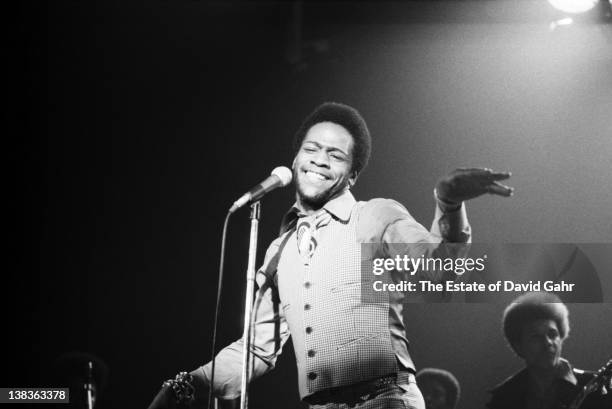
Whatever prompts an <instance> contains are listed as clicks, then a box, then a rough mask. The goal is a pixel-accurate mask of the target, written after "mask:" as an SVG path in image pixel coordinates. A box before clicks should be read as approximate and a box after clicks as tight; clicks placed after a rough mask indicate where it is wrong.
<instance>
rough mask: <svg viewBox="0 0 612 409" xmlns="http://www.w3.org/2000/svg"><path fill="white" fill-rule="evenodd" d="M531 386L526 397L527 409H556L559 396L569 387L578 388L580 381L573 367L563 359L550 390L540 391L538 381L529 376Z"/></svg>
mask: <svg viewBox="0 0 612 409" xmlns="http://www.w3.org/2000/svg"><path fill="white" fill-rule="evenodd" d="M529 377H530V379H529V386H528V387H527V394H526V396H525V409H549V408H555V407H557V406H558V403H559V398H560V397H559V394H560V391H561V390H562V389H563V388H567V385H568V384H569V385H572V386H576V385H577V384H578V380H577V379H576V376H575V375H574V371H573V370H572V366H571V365H570V363H569V362H568V361H566V360H565V359H561V360H560V361H559V364H558V365H557V368H556V373H555V378H554V380H553V382H552V383H551V384H550V385H549V387H548V388H546V389H544V390H542V389H540V387H539V385H538V383H537V381H536V380H534V379H531V374H530V375H529Z"/></svg>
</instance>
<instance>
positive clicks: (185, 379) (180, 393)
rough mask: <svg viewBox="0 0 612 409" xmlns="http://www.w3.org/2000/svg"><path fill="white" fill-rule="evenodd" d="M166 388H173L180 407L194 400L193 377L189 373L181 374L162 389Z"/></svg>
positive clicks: (166, 383)
mask: <svg viewBox="0 0 612 409" xmlns="http://www.w3.org/2000/svg"><path fill="white" fill-rule="evenodd" d="M165 386H168V387H170V388H172V391H173V392H174V397H175V398H176V403H177V404H178V405H183V404H188V403H190V402H192V401H193V400H194V392H195V388H194V387H193V376H192V375H191V374H189V373H187V372H179V373H178V375H176V377H175V378H174V379H168V380H167V381H165V382H164V383H163V384H162V388H163V387H165Z"/></svg>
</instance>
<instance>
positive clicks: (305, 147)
mask: <svg viewBox="0 0 612 409" xmlns="http://www.w3.org/2000/svg"><path fill="white" fill-rule="evenodd" d="M304 151H305V152H314V151H315V148H313V147H310V146H304Z"/></svg>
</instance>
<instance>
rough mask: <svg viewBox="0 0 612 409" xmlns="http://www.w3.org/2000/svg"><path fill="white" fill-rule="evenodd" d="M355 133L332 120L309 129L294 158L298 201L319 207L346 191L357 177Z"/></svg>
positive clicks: (309, 206)
mask: <svg viewBox="0 0 612 409" xmlns="http://www.w3.org/2000/svg"><path fill="white" fill-rule="evenodd" d="M352 155H353V137H352V136H351V135H350V134H349V133H348V131H347V130H346V129H345V128H344V127H342V126H340V125H337V124H334V123H332V122H320V123H318V124H316V125H314V126H313V127H312V128H310V129H309V130H308V133H307V134H306V136H305V137H304V140H303V141H302V145H301V147H300V150H299V151H298V153H297V155H296V157H295V159H294V161H293V176H294V180H295V185H296V190H297V196H298V202H300V203H301V204H302V206H304V208H305V209H306V210H316V209H319V208H321V207H322V206H323V205H324V204H325V203H327V202H328V201H329V200H331V199H333V198H334V197H336V196H338V195H340V194H341V193H342V192H344V191H345V190H346V189H347V187H349V182H350V183H353V182H354V181H355V176H354V174H353V172H351V168H352V165H353V157H352Z"/></svg>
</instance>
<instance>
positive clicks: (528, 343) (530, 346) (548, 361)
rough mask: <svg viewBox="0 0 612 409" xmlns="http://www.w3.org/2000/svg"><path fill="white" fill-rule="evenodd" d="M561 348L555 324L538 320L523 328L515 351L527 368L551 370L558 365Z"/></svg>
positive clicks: (559, 336) (561, 343)
mask: <svg viewBox="0 0 612 409" xmlns="http://www.w3.org/2000/svg"><path fill="white" fill-rule="evenodd" d="M562 347H563V340H562V339H561V334H560V333H559V329H558V328H557V323H556V322H555V321H553V320H549V319H540V320H536V321H533V322H531V323H530V324H527V325H526V326H525V327H524V328H523V331H522V333H521V338H520V341H519V344H518V345H517V351H518V352H519V354H520V355H521V357H522V358H523V359H524V360H525V363H526V364H527V366H528V367H530V368H534V369H552V368H554V367H556V366H557V364H558V363H559V359H560V357H561V349H562Z"/></svg>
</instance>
